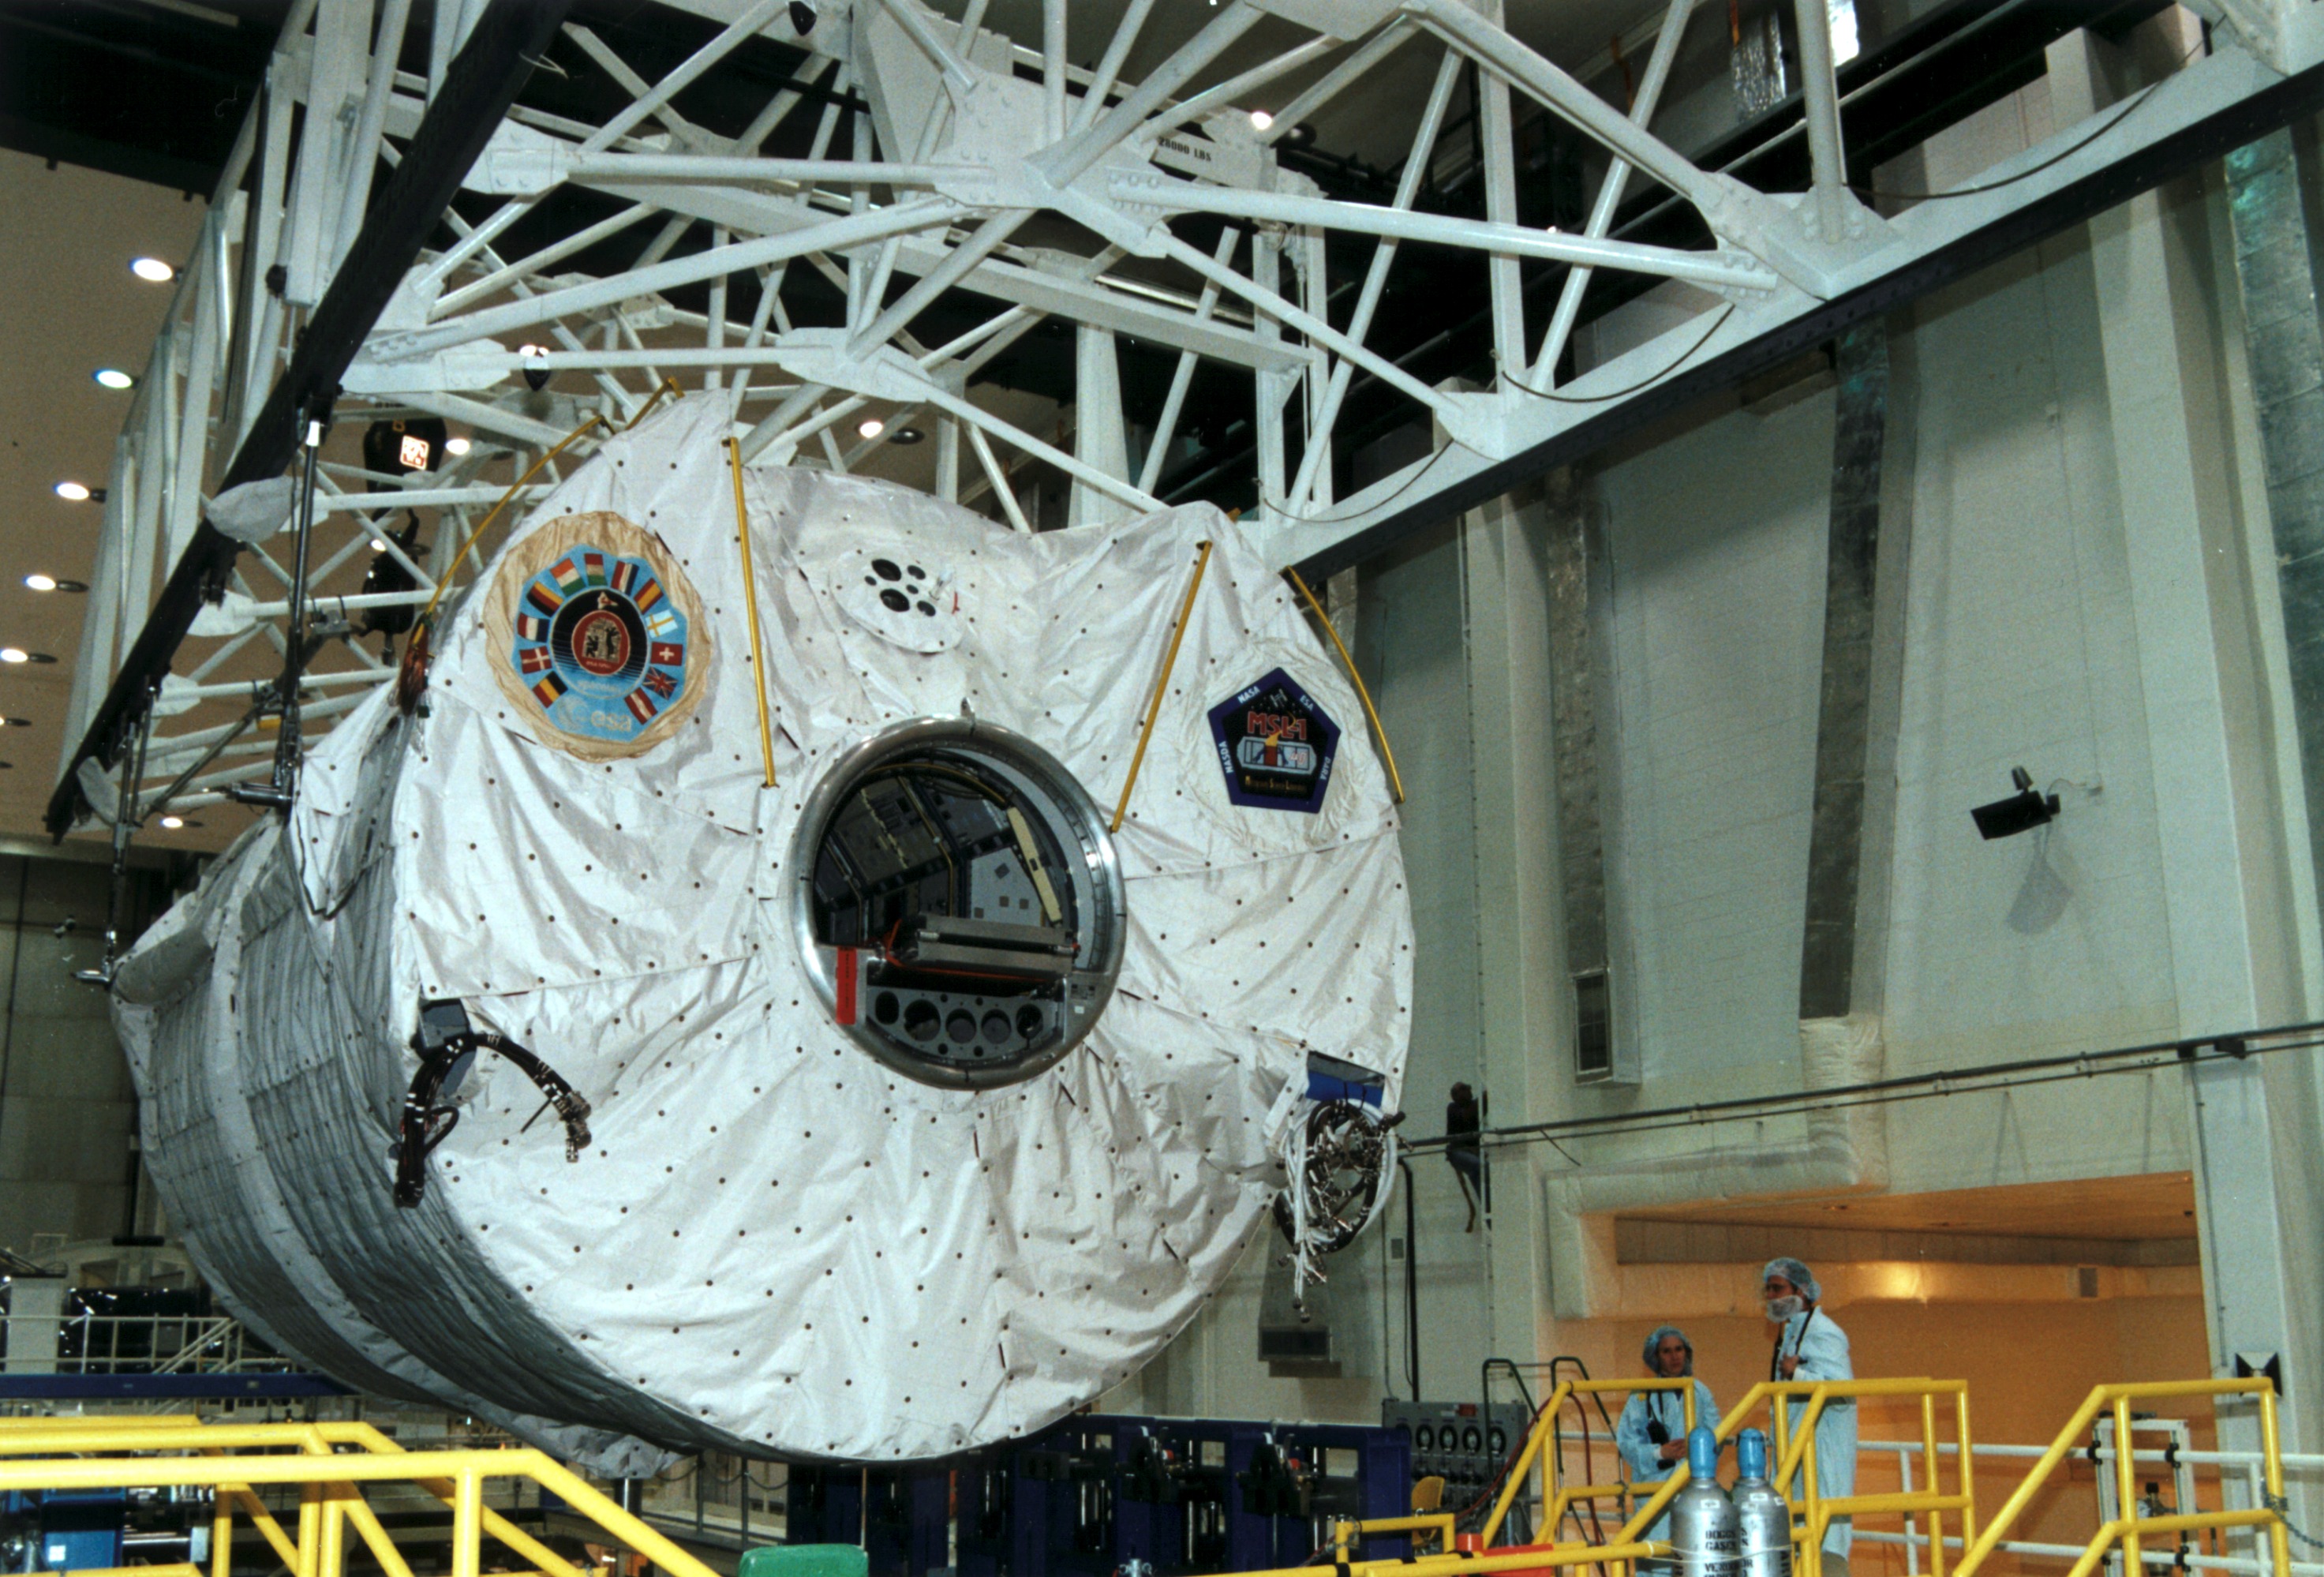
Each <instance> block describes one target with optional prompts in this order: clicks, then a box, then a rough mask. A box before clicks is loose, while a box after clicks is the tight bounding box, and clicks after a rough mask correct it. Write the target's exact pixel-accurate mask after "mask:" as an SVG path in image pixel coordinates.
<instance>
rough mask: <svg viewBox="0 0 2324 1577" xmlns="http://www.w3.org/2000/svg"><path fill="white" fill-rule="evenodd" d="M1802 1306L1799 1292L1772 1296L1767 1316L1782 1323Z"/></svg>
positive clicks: (1769, 1300)
mask: <svg viewBox="0 0 2324 1577" xmlns="http://www.w3.org/2000/svg"><path fill="white" fill-rule="evenodd" d="M1802 1306H1803V1305H1801V1302H1800V1298H1799V1295H1798V1294H1797V1293H1793V1294H1790V1295H1789V1296H1784V1297H1771V1298H1769V1299H1768V1300H1767V1317H1768V1318H1769V1319H1771V1320H1774V1321H1775V1322H1776V1323H1779V1324H1780V1323H1782V1322H1784V1321H1785V1320H1788V1319H1790V1318H1791V1317H1792V1316H1793V1315H1794V1314H1798V1313H1799V1312H1800V1309H1801V1307H1802Z"/></svg>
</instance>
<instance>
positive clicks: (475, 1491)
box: [0, 1418, 714, 1577]
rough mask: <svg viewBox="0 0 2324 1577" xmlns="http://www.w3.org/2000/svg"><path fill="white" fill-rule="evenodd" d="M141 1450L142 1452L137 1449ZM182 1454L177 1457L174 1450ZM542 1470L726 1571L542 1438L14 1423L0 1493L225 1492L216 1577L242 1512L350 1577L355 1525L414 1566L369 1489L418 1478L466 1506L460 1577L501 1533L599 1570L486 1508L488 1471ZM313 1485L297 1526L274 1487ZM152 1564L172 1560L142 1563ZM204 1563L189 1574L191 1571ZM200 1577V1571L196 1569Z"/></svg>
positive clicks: (658, 1552) (226, 1561)
mask: <svg viewBox="0 0 2324 1577" xmlns="http://www.w3.org/2000/svg"><path fill="white" fill-rule="evenodd" d="M133 1453H134V1454H133ZM171 1453H175V1454H171ZM493 1479H517V1480H530V1481H531V1482H532V1483H534V1484H536V1485H538V1486H539V1487H540V1488H541V1489H546V1490H548V1491H549V1493H551V1494H553V1495H556V1496H558V1498H560V1499H563V1500H564V1501H565V1503H566V1504H567V1506H568V1507H570V1508H572V1509H573V1510H574V1511H575V1512H576V1514H578V1515H579V1516H581V1517H586V1518H587V1519H588V1520H590V1521H591V1522H594V1523H595V1524H596V1525H597V1526H598V1527H599V1528H601V1529H603V1530H604V1532H605V1534H606V1535H608V1541H607V1542H609V1543H614V1544H620V1545H626V1546H627V1547H628V1548H630V1549H632V1550H633V1551H635V1552H637V1553H638V1554H641V1555H643V1556H644V1557H645V1558H646V1559H648V1560H649V1561H651V1562H652V1563H654V1564H655V1565H657V1566H659V1567H660V1568H662V1570H663V1571H665V1572H669V1574H670V1577H714V1573H713V1572H711V1569H710V1568H709V1567H708V1566H705V1564H703V1563H701V1562H700V1561H697V1560H696V1559H695V1558H694V1557H693V1556H692V1555H689V1554H687V1553H686V1552H685V1551H684V1550H683V1549H681V1548H679V1547H678V1545H676V1544H674V1543H672V1542H671V1541H670V1540H669V1539H668V1538H666V1537H664V1536H663V1535H660V1534H659V1533H657V1532H655V1531H654V1530H653V1529H652V1528H651V1527H649V1526H647V1525H646V1524H645V1523H643V1522H641V1521H640V1520H639V1519H638V1518H637V1517H634V1516H632V1514H631V1513H629V1512H627V1511H624V1510H622V1508H621V1507H620V1506H618V1505H616V1504H615V1503H614V1502H613V1500H611V1499H608V1498H607V1497H606V1496H605V1495H604V1493H603V1492H601V1491H600V1490H598V1489H596V1488H595V1487H594V1486H593V1485H591V1484H590V1483H589V1481H588V1480H586V1479H584V1478H582V1477H581V1476H580V1475H579V1474H578V1473H576V1472H574V1471H572V1470H571V1469H569V1468H567V1467H566V1466H565V1465H564V1464H563V1463H561V1462H558V1461H557V1460H556V1459H555V1458H554V1457H551V1456H549V1455H548V1454H547V1453H545V1452H539V1451H535V1450H531V1449H530V1448H512V1449H494V1450H482V1451H478V1450H466V1451H424V1452H407V1451H405V1450H404V1449H403V1448H402V1447H401V1446H400V1445H398V1444H397V1443H395V1442H394V1441H392V1440H391V1439H389V1438H388V1437H387V1436H386V1435H384V1434H381V1433H380V1432H379V1431H378V1430H377V1429H375V1428H374V1427H373V1426H372V1425H368V1424H361V1423H346V1424H217V1425H200V1424H195V1423H192V1422H190V1421H189V1420H186V1419H183V1418H169V1419H152V1418H134V1419H133V1418H11V1419H5V1420H0V1492H5V1491H7V1490H38V1489H135V1488H160V1487H167V1486H174V1485H189V1486H197V1487H202V1488H208V1489H211V1490H212V1491H213V1492H214V1493H215V1495H216V1497H217V1510H216V1515H215V1518H214V1520H213V1522H212V1524H211V1529H210V1572H209V1573H208V1577H229V1573H230V1572H231V1571H232V1569H233V1540H234V1528H235V1514H236V1512H237V1511H239V1512H240V1513H241V1514H242V1515H243V1516H244V1517H247V1518H248V1519H249V1521H250V1523H251V1525H252V1526H254V1527H255V1528H256V1529H257V1530H258V1532H259V1533H260V1535H262V1536H263V1537H264V1539H265V1540H266V1543H267V1544H268V1545H270V1546H271V1547H272V1549H273V1552H274V1554H275V1555H276V1557H277V1558H278V1559H280V1560H281V1563H282V1564H283V1566H284V1567H285V1568H286V1569H287V1571H288V1572H290V1574H291V1577H344V1573H345V1570H346V1530H347V1527H348V1526H349V1525H350V1524H352V1525H353V1526H354V1527H355V1533H356V1535H358V1536H359V1537H360V1538H361V1539H362V1540H363V1542H364V1546H365V1547H366V1548H367V1549H369V1551H370V1552H371V1554H372V1556H373V1558H374V1560H376V1561H377V1562H378V1563H379V1564H380V1566H381V1567H382V1568H383V1570H384V1571H385V1572H387V1573H388V1577H412V1573H411V1568H410V1564H409V1563H407V1562H406V1561H405V1560H404V1558H403V1556H402V1554H401V1552H400V1551H398V1550H397V1548H396V1547H395V1544H394V1542H393V1541H392V1539H391V1538H389V1536H388V1535H387V1532H386V1530H385V1529H384V1528H383V1526H381V1524H380V1521H379V1518H378V1517H377V1516H376V1515H375V1514H374V1512H373V1511H372V1509H371V1507H370V1505H369V1504H368V1503H367V1502H366V1501H365V1500H364V1486H365V1485H369V1484H379V1483H403V1484H411V1485H416V1486H417V1487H418V1488H419V1489H421V1490H422V1491H423V1492H425V1493H427V1494H429V1495H431V1496H433V1497H435V1498H436V1499H438V1500H440V1501H442V1502H443V1503H444V1504H445V1505H447V1506H448V1507H450V1508H452V1577H477V1572H478V1571H479V1568H480V1565H481V1554H480V1552H481V1548H482V1545H483V1540H484V1535H486V1534H490V1535H492V1536H493V1538H494V1539H496V1540H498V1541H499V1542H500V1543H501V1544H502V1545H505V1546H506V1547H507V1548H508V1549H509V1550H510V1551H511V1552H512V1554H515V1555H517V1556H518V1557H520V1558H521V1559H522V1560H524V1561H526V1562H529V1563H531V1565H532V1567H533V1568H534V1573H535V1577H591V1574H589V1573H586V1572H584V1571H583V1570H582V1569H581V1568H579V1567H576V1566H575V1565H573V1564H572V1563H570V1562H568V1561H567V1560H565V1559H564V1558H563V1557H562V1556H560V1555H558V1554H557V1552H556V1551H554V1550H552V1549H550V1548H549V1546H548V1545H544V1544H542V1543H541V1542H540V1541H539V1539H536V1538H534V1537H533V1536H532V1535H530V1534H528V1533H526V1532H525V1531H524V1530H523V1529H522V1528H520V1527H518V1526H516V1525H515V1524H513V1523H512V1522H510V1521H509V1520H508V1519H507V1518H506V1517H503V1516H501V1515H500V1514H499V1513H498V1512H496V1511H493V1510H490V1509H489V1508H486V1507H485V1505H484V1484H485V1482H486V1480H493ZM268 1485H279V1486H284V1487H290V1488H295V1489H298V1490H299V1492H300V1498H299V1512H298V1518H297V1528H296V1531H295V1533H294V1532H291V1531H289V1530H286V1529H285V1528H284V1527H283V1526H282V1524H281V1521H280V1520H279V1519H278V1518H277V1517H275V1516H274V1515H273V1514H272V1512H270V1511H269V1510H268V1509H267V1508H266V1507H265V1505H264V1504H263V1502H262V1501H261V1500H260V1499H259V1498H258V1489H260V1487H262V1486H268ZM139 1570H140V1572H141V1573H143V1572H157V1571H163V1570H175V1569H161V1568H153V1567H143V1568H140V1569H139ZM189 1572H191V1568H188V1569H187V1571H185V1572H177V1577H188V1574H189ZM192 1577H200V1574H199V1573H192Z"/></svg>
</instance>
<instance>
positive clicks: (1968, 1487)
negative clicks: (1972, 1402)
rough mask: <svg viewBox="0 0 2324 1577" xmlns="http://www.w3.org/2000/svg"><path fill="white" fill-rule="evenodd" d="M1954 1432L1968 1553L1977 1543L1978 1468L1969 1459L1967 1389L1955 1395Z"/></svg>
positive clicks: (1964, 1543) (1963, 1544) (1963, 1537)
mask: <svg viewBox="0 0 2324 1577" xmlns="http://www.w3.org/2000/svg"><path fill="white" fill-rule="evenodd" d="M1953 1430H1954V1434H1955V1435H1956V1437H1957V1441H1958V1450H1959V1455H1958V1457H1957V1458H1956V1460H1957V1461H1958V1462H1959V1463H1960V1489H1961V1499H1962V1500H1963V1501H1964V1502H1966V1504H1965V1505H1963V1506H1962V1508H1961V1549H1962V1550H1963V1551H1964V1552H1966V1551H1967V1550H1968V1549H1969V1545H1973V1544H1975V1543H1977V1468H1976V1465H1975V1463H1974V1462H1971V1460H1970V1457H1969V1391H1968V1389H1967V1388H1962V1389H1960V1390H1959V1391H1956V1392H1955V1393H1953Z"/></svg>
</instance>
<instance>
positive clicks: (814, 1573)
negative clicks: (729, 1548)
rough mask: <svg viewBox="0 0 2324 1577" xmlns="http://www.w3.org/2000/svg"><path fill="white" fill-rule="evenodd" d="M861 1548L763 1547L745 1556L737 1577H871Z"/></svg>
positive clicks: (868, 1564) (858, 1546) (744, 1553)
mask: <svg viewBox="0 0 2324 1577" xmlns="http://www.w3.org/2000/svg"><path fill="white" fill-rule="evenodd" d="M870 1571H871V1560H870V1558H869V1557H868V1556H866V1555H865V1554H864V1553H863V1550H862V1546H861V1545H761V1546H760V1547H759V1548H757V1549H755V1550H745V1551H743V1552H742V1565H741V1566H740V1567H739V1568H738V1569H737V1572H736V1577H867V1573H869V1572H870Z"/></svg>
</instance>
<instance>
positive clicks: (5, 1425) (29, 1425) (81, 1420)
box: [0, 1413, 202, 1572]
mask: <svg viewBox="0 0 2324 1577" xmlns="http://www.w3.org/2000/svg"><path fill="white" fill-rule="evenodd" d="M201 1422H202V1421H201V1419H200V1417H199V1416H197V1415H195V1414H192V1413H89V1414H68V1415H65V1416H48V1417H39V1418H0V1440H5V1438H6V1437H7V1436H9V1435H11V1434H24V1433H30V1434H42V1433H44V1432H50V1431H57V1432H65V1431H74V1430H84V1429H97V1430H143V1429H192V1428H198V1427H200V1425H201ZM138 1570H140V1571H152V1572H160V1571H167V1570H168V1568H167V1567H163V1566H147V1567H140V1568H138Z"/></svg>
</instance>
